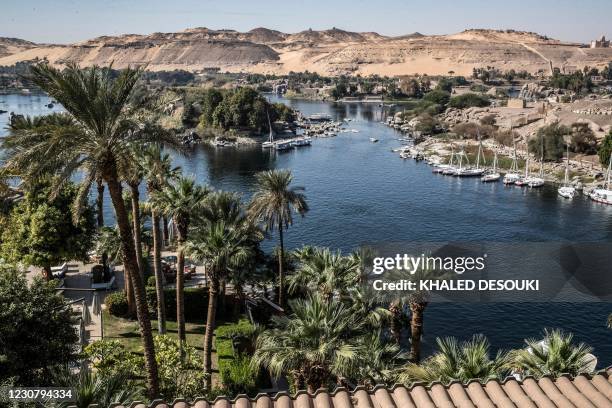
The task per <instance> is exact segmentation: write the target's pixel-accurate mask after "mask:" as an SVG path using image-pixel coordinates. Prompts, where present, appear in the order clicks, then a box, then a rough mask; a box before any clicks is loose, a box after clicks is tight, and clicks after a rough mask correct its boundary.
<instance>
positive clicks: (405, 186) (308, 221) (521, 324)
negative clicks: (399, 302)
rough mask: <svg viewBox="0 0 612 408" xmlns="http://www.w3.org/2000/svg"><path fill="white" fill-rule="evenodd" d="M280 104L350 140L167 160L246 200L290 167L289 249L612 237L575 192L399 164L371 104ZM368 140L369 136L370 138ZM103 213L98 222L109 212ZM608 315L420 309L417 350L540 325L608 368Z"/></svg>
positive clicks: (18, 105) (605, 309)
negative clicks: (332, 125)
mask: <svg viewBox="0 0 612 408" xmlns="http://www.w3.org/2000/svg"><path fill="white" fill-rule="evenodd" d="M47 101H48V98H46V97H38V96H18V95H0V109H2V110H7V111H15V112H16V113H23V114H41V113H46V112H49V111H50V109H48V108H47V107H45V106H44V105H45V104H46V103H48V102H47ZM283 101H284V102H286V103H287V104H289V105H291V106H293V107H295V108H297V109H298V110H300V111H301V112H302V113H304V114H311V113H319V112H324V113H330V114H331V115H332V116H333V117H334V119H335V120H342V119H344V118H350V119H352V121H351V122H349V127H351V128H354V129H357V130H359V133H340V134H339V135H338V136H337V137H333V138H325V139H314V140H313V143H312V146H310V147H303V148H301V149H299V150H292V151H288V152H283V153H275V152H272V151H265V150H264V151H262V149H261V148H260V147H252V148H232V147H223V148H214V147H211V146H208V145H205V146H204V145H202V146H197V147H195V148H194V149H193V151H192V153H191V154H190V155H189V156H187V157H177V158H176V163H177V164H179V165H181V166H182V167H183V170H184V172H185V173H186V174H193V175H194V176H195V177H196V178H197V179H198V180H199V181H200V182H201V183H207V184H210V185H211V186H213V187H214V188H216V189H223V190H232V191H238V192H240V193H242V194H243V196H244V198H245V199H248V198H249V197H250V195H251V194H252V191H251V189H252V185H253V180H254V175H255V173H257V172H259V171H262V170H268V169H281V168H282V169H285V168H286V169H291V170H292V171H293V174H294V176H295V184H296V185H301V186H304V187H305V188H306V194H307V197H308V203H309V205H310V207H311V210H310V212H309V213H308V214H307V215H306V217H305V218H303V219H296V222H295V224H294V226H293V227H291V228H290V230H289V231H288V233H287V234H286V235H285V236H286V242H287V244H288V246H289V247H292V248H295V247H299V246H301V245H304V244H311V245H321V246H329V247H332V248H339V249H342V250H344V251H349V250H351V249H353V248H356V247H358V246H359V245H361V244H364V243H368V244H372V243H381V242H405V241H416V242H444V241H491V242H542V241H578V242H581V241H582V242H586V241H589V242H592V241H606V242H608V241H611V240H612V206H608V207H606V206H603V205H599V204H595V203H593V202H591V201H588V200H587V199H585V198H584V197H579V198H578V199H575V200H573V201H566V200H561V199H559V198H558V197H557V194H556V190H555V188H553V187H545V188H543V189H541V190H529V189H520V188H516V187H504V185H503V184H501V183H493V184H483V183H481V182H480V181H479V180H478V179H458V178H453V177H444V176H441V175H436V174H432V173H431V168H430V167H429V166H427V165H426V164H424V163H416V162H414V161H412V160H401V159H400V158H399V157H398V155H397V153H392V152H391V149H392V148H395V147H398V146H400V142H399V141H398V140H397V138H398V137H399V136H400V134H399V133H397V132H396V131H394V130H392V129H390V128H388V127H386V126H384V125H382V124H380V123H379V121H380V120H381V112H380V109H381V108H379V107H378V106H376V105H375V104H373V105H361V104H331V103H321V102H308V101H286V100H283ZM56 109H58V108H57V107H55V108H53V110H56ZM7 119H8V114H7V113H5V114H2V115H0V127H2V128H4V126H5V124H6V121H7ZM372 136H375V137H376V138H378V139H380V141H379V142H378V143H372V142H370V141H369V138H370V137H372ZM107 211H108V212H109V214H108V217H106V218H107V219H108V218H111V217H112V215H111V213H112V209H107ZM274 238H275V237H273V239H274ZM275 242H276V241H275V240H274V241H272V242H271V243H267V244H266V247H267V248H270V247H271V246H272V245H274V244H275ZM517 256H520V254H517ZM611 273H612V268H611ZM610 312H612V305H611V304H608V303H603V302H598V303H501V304H500V303H490V304H454V303H453V304H440V303H438V304H431V305H429V306H428V308H427V309H426V311H425V326H424V330H425V339H424V342H425V346H424V347H425V351H428V350H430V349H431V346H432V344H433V342H434V340H435V338H436V337H438V336H456V337H459V338H468V337H470V336H471V335H472V334H474V333H483V334H485V335H486V336H487V337H488V338H489V339H490V341H491V343H492V345H493V347H494V349H497V348H506V349H507V348H517V347H521V346H522V339H523V338H527V337H538V336H539V335H540V333H541V331H542V329H543V328H546V327H548V328H562V329H565V330H567V331H571V332H573V333H574V334H575V335H576V337H577V339H579V340H581V341H584V342H586V343H588V344H589V345H591V346H592V347H594V348H595V352H594V354H595V355H596V356H598V357H599V360H600V366H602V365H608V364H610V363H612V330H608V329H607V328H606V318H607V315H608V314H609V313H610Z"/></svg>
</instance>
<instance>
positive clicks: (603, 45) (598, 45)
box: [591, 35, 610, 48]
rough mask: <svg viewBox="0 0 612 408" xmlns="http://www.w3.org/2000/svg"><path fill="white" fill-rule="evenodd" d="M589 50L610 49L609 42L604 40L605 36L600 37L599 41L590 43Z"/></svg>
mask: <svg viewBox="0 0 612 408" xmlns="http://www.w3.org/2000/svg"><path fill="white" fill-rule="evenodd" d="M591 48H610V40H606V36H605V35H602V36H601V38H600V39H599V40H593V41H591Z"/></svg>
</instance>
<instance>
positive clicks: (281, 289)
mask: <svg viewBox="0 0 612 408" xmlns="http://www.w3.org/2000/svg"><path fill="white" fill-rule="evenodd" d="M278 238H279V241H280V254H279V255H278V304H279V305H280V307H283V308H284V307H285V245H284V243H283V223H282V220H281V219H280V217H279V223H278Z"/></svg>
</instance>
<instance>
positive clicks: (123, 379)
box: [53, 368, 140, 408]
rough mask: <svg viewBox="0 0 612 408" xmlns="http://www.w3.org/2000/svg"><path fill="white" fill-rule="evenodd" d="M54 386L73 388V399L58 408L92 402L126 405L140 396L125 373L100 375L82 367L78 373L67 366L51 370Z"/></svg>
mask: <svg viewBox="0 0 612 408" xmlns="http://www.w3.org/2000/svg"><path fill="white" fill-rule="evenodd" d="M53 383H54V384H55V386H61V387H66V388H70V389H72V390H73V393H74V394H76V395H73V398H74V400H73V401H70V402H64V403H61V404H59V405H58V407H59V408H67V407H72V406H76V407H77V408H89V407H90V406H91V405H93V404H97V406H100V407H108V406H109V405H111V404H118V405H125V406H127V405H128V404H130V403H131V402H132V401H134V400H136V399H138V398H139V397H140V390H139V388H138V386H137V385H136V384H134V383H133V382H132V381H130V379H129V377H128V375H127V373H121V372H118V373H113V374H109V375H101V374H99V373H93V372H91V370H89V369H87V368H82V369H81V370H80V371H79V372H78V373H76V374H75V373H72V372H71V371H70V369H69V368H62V369H59V370H56V371H55V372H53Z"/></svg>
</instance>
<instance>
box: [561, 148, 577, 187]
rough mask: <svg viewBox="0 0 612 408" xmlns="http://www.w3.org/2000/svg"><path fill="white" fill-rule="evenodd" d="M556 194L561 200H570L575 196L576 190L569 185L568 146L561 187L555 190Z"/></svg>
mask: <svg viewBox="0 0 612 408" xmlns="http://www.w3.org/2000/svg"><path fill="white" fill-rule="evenodd" d="M557 193H558V194H559V195H560V196H561V197H563V198H569V199H572V198H574V196H575V195H576V189H575V188H574V187H572V186H570V185H569V144H568V145H567V153H566V161H565V177H564V179H563V186H561V187H559V188H558V189H557Z"/></svg>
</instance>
